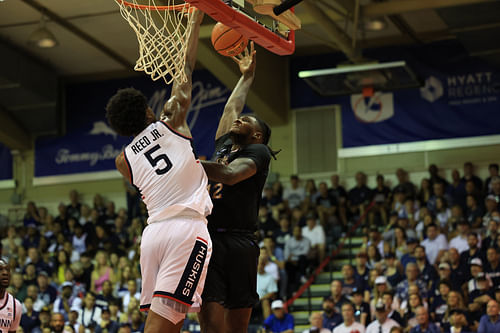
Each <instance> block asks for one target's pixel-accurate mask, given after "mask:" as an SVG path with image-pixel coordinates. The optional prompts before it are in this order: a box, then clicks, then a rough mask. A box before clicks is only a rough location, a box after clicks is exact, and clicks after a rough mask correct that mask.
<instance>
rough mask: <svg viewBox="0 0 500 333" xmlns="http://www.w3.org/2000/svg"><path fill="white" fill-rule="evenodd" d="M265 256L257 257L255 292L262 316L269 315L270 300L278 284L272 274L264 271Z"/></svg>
mask: <svg viewBox="0 0 500 333" xmlns="http://www.w3.org/2000/svg"><path fill="white" fill-rule="evenodd" d="M266 261H267V260H266V258H264V257H262V252H261V256H260V257H259V263H258V265H257V294H259V300H260V304H261V307H262V316H263V317H264V318H267V317H269V316H270V315H271V301H272V300H273V299H274V298H275V297H276V293H277V292H278V285H277V284H276V280H275V279H274V277H273V276H271V275H270V274H269V273H267V272H266V270H265V267H266Z"/></svg>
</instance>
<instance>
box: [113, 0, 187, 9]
mask: <svg viewBox="0 0 500 333" xmlns="http://www.w3.org/2000/svg"><path fill="white" fill-rule="evenodd" d="M118 1H119V2H120V3H121V4H122V5H124V6H127V7H132V8H134V9H142V10H179V11H191V10H193V8H191V6H190V5H189V4H188V3H186V4H184V5H174V6H149V5H139V4H135V3H131V2H128V1H126V0H118Z"/></svg>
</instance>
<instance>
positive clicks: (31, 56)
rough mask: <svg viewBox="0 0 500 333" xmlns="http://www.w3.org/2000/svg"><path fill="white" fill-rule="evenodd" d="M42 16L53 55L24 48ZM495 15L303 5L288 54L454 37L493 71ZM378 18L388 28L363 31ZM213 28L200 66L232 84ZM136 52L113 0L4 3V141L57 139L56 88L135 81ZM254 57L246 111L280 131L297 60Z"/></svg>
mask: <svg viewBox="0 0 500 333" xmlns="http://www.w3.org/2000/svg"><path fill="white" fill-rule="evenodd" d="M212 1H215V0H212ZM42 12H43V13H44V15H45V16H46V17H47V18H48V21H47V28H48V29H49V30H50V31H51V32H52V33H53V34H54V35H55V36H56V38H57V40H58V43H59V44H58V45H57V46H56V47H54V48H50V49H41V48H37V47H34V46H32V45H29V44H28V43H27V41H28V39H29V36H30V35H31V33H32V32H33V31H35V30H36V29H37V28H38V26H39V23H40V18H41V16H42ZM356 13H357V14H356ZM499 13H500V2H499V1H494V0H387V1H381V0H304V1H303V2H302V3H301V4H299V5H298V6H297V7H296V14H297V15H298V16H299V18H300V19H301V21H302V29H301V30H299V31H297V35H296V36H297V40H296V52H295V54H294V55H293V56H304V55H308V56H311V55H315V54H320V53H331V52H338V51H341V52H343V53H345V54H346V56H347V57H348V58H350V59H352V60H353V61H356V59H357V57H358V55H359V54H360V52H362V50H363V49H366V48H373V47H382V46H389V45H409V44H426V43H430V42H434V41H439V40H449V39H455V40H458V41H459V42H460V43H462V45H463V46H464V47H465V49H466V50H467V51H468V53H469V55H470V56H480V57H483V58H486V59H488V60H489V61H491V62H493V63H496V64H497V65H498V64H499V63H500V61H499V60H498V59H499V58H500V57H499V55H500V39H499V38H498V36H499V35H500V15H498V14H499ZM356 17H357V18H358V19H356ZM379 19H381V20H382V21H383V22H385V25H386V27H385V28H384V29H382V30H379V31H370V30H368V29H367V28H366V24H368V23H369V22H372V21H374V20H379ZM356 21H357V22H358V25H357V26H358V28H357V29H354V28H353V27H354V25H355V24H354V22H356ZM213 24H214V21H213V20H212V19H211V18H209V17H206V18H205V20H204V22H203V25H202V28H201V31H200V35H201V38H202V42H201V43H200V46H199V51H198V64H199V66H201V67H204V68H207V69H208V70H210V71H211V72H212V73H213V74H214V75H215V76H216V77H217V78H218V79H219V80H220V81H221V82H223V83H224V84H225V85H227V86H233V85H234V83H235V82H236V80H237V78H238V77H239V75H238V73H237V71H236V70H237V69H236V68H235V66H234V64H233V63H232V61H231V60H229V59H225V58H223V57H221V56H218V55H217V54H216V53H215V51H214V50H213V48H212V47H211V45H210V40H209V39H210V32H211V29H212V26H213ZM137 50H138V48H137V41H136V39H135V35H134V33H133V32H132V30H131V29H130V27H129V26H128V24H127V23H126V22H125V21H124V20H123V18H122V17H121V15H120V13H119V10H118V7H117V5H116V4H115V2H114V1H113V0H80V1H74V0H73V1H68V0H0V60H1V61H2V66H0V142H3V143H4V144H6V145H7V146H9V147H11V148H12V149H29V148H31V147H32V143H33V138H34V137H35V136H37V135H42V134H60V133H62V132H63V131H64V130H63V124H62V123H63V121H62V120H61V119H63V116H64V115H63V113H62V112H61V110H60V108H59V107H58V105H61V96H60V94H58V93H57V91H58V90H57V87H58V85H60V84H61V82H63V83H64V82H71V81H75V80H88V79H94V80H95V79H99V78H110V77H117V76H126V75H131V73H132V72H131V69H132V68H133V64H134V62H135V59H136V56H137ZM258 53H259V55H258V74H257V79H256V82H255V83H254V87H253V89H252V92H251V93H250V95H249V98H248V103H249V106H250V107H251V108H252V109H254V110H259V113H261V114H262V115H263V117H264V118H265V119H267V120H268V121H269V122H270V123H271V124H282V123H284V122H285V121H286V115H287V109H288V96H287V89H279V90H277V89H276V88H275V87H276V77H278V78H282V79H283V80H280V81H282V82H286V81H288V80H287V78H288V62H289V60H290V58H291V57H293V56H291V57H279V56H275V55H273V54H271V53H269V52H267V51H265V50H259V51H258ZM61 79H62V80H61ZM284 88H285V87H284Z"/></svg>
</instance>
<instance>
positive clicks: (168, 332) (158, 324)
mask: <svg viewBox="0 0 500 333" xmlns="http://www.w3.org/2000/svg"><path fill="white" fill-rule="evenodd" d="M174 321H176V320H174ZM183 323H184V319H181V320H180V321H178V322H177V323H173V322H172V321H171V320H169V319H167V318H165V316H164V315H160V314H157V313H156V312H154V311H153V310H150V311H149V313H148V317H147V318H146V324H145V327H144V333H153V332H154V333H156V332H165V333H178V332H180V330H181V328H182V324H183Z"/></svg>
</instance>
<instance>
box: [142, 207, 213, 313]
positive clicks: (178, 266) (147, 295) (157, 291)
mask: <svg viewBox="0 0 500 333" xmlns="http://www.w3.org/2000/svg"><path fill="white" fill-rule="evenodd" d="M211 254H212V241H211V240H210V235H209V233H208V230H207V221H206V219H205V218H204V217H200V216H196V217H189V216H181V217H175V218H172V219H169V220H167V221H162V222H154V223H151V224H149V225H148V226H147V227H146V228H145V229H144V231H143V233H142V239H141V260H140V262H141V274H142V291H141V311H147V310H148V309H149V308H150V307H151V302H152V300H153V297H162V298H164V299H165V301H166V300H167V299H168V300H169V301H173V302H168V303H170V304H172V306H173V307H174V309H175V310H176V311H178V312H187V311H184V310H187V309H189V310H190V312H194V311H199V307H200V306H201V294H202V291H203V287H204V285H205V277H206V274H207V268H208V263H209V261H210V256H211Z"/></svg>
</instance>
